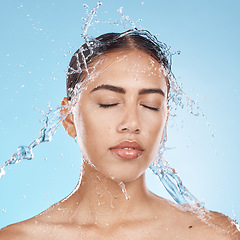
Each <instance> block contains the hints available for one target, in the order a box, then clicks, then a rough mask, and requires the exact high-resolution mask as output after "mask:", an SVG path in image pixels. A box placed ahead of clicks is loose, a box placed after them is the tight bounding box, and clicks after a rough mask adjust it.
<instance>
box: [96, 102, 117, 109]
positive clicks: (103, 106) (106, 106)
mask: <svg viewBox="0 0 240 240" xmlns="http://www.w3.org/2000/svg"><path fill="white" fill-rule="evenodd" d="M117 105H118V103H113V104H99V106H100V107H101V108H110V107H114V106H117Z"/></svg>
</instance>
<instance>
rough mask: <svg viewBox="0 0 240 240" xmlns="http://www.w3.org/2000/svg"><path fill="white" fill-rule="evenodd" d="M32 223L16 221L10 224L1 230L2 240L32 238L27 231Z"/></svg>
mask: <svg viewBox="0 0 240 240" xmlns="http://www.w3.org/2000/svg"><path fill="white" fill-rule="evenodd" d="M29 227H30V225H29V224H27V223H24V222H19V223H15V224H12V225H9V226H7V227H5V228H2V229H1V230H0V239H1V240H20V239H26V240H27V239H30V238H29V237H28V234H27V232H28V231H26V230H27V228H29Z"/></svg>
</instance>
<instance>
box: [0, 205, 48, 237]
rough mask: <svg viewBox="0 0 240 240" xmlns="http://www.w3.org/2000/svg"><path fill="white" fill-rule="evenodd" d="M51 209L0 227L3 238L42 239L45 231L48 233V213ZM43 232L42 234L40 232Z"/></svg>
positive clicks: (0, 234) (0, 235)
mask: <svg viewBox="0 0 240 240" xmlns="http://www.w3.org/2000/svg"><path fill="white" fill-rule="evenodd" d="M49 211H51V207H50V208H49V209H47V210H45V211H44V212H42V213H40V214H39V215H37V216H34V217H32V218H30V219H27V220H25V221H22V222H18V223H15V224H11V225H9V226H6V227H4V228H2V229H0V239H1V240H23V239H24V240H28V239H29V240H32V239H36V240H37V239H41V237H42V236H43V235H44V233H47V230H48V227H46V226H48V222H47V221H46V219H47V216H48V215H47V213H48V212H49ZM40 233H41V234H40Z"/></svg>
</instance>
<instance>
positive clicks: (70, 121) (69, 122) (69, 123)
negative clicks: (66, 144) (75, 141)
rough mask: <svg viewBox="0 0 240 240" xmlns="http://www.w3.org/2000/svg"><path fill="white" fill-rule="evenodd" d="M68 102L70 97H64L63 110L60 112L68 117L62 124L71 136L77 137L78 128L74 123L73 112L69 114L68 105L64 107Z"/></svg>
mask: <svg viewBox="0 0 240 240" xmlns="http://www.w3.org/2000/svg"><path fill="white" fill-rule="evenodd" d="M67 104H68V99H67V98H66V97H65V98H63V100H62V102H61V106H62V108H61V110H60V114H61V116H66V115H67V117H66V118H65V119H64V120H63V121H62V125H63V127H64V129H65V131H66V132H67V133H68V135H69V136H70V137H73V138H75V137H76V136H77V132H76V128H75V124H74V118H73V114H69V113H68V112H69V108H68V107H64V106H66V105H67Z"/></svg>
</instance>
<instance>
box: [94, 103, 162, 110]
mask: <svg viewBox="0 0 240 240" xmlns="http://www.w3.org/2000/svg"><path fill="white" fill-rule="evenodd" d="M117 105H118V103H113V104H99V106H100V107H101V108H110V107H114V106H117ZM142 106H143V107H145V108H147V109H150V110H153V111H156V112H159V108H154V107H149V106H146V105H143V104H142Z"/></svg>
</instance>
